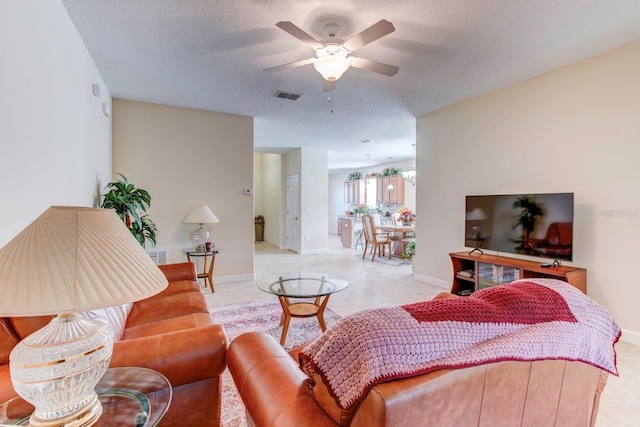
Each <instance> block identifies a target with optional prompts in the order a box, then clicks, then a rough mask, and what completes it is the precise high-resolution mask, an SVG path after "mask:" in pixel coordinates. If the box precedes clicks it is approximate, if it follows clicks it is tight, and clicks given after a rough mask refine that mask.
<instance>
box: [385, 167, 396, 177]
mask: <svg viewBox="0 0 640 427" xmlns="http://www.w3.org/2000/svg"><path fill="white" fill-rule="evenodd" d="M399 174H400V169H398V168H394V167H393V166H389V167H388V168H384V169H383V170H382V176H395V175H399Z"/></svg>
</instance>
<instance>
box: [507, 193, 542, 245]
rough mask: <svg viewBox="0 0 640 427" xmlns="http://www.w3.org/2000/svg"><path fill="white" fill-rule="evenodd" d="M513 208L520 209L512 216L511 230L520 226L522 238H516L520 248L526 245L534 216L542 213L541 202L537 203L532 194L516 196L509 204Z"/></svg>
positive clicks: (533, 223) (534, 219)
mask: <svg viewBox="0 0 640 427" xmlns="http://www.w3.org/2000/svg"><path fill="white" fill-rule="evenodd" d="M511 207H512V208H513V209H520V213H519V214H518V215H515V216H514V217H513V225H512V226H511V229H512V230H515V229H516V228H518V227H522V240H516V243H519V245H520V248H524V247H525V246H526V242H527V240H528V239H529V236H531V235H532V234H533V231H534V229H535V226H536V218H539V217H542V216H543V215H544V210H543V208H542V203H538V202H537V201H536V198H535V197H533V196H528V195H523V196H520V197H518V198H517V199H516V200H515V201H514V202H513V205H512V206H511Z"/></svg>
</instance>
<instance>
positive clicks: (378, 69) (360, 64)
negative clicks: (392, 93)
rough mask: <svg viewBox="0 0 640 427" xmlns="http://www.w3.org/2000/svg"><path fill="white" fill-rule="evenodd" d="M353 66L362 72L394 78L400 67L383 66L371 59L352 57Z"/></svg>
mask: <svg viewBox="0 0 640 427" xmlns="http://www.w3.org/2000/svg"><path fill="white" fill-rule="evenodd" d="M351 58H352V59H351V66H352V67H355V68H360V69H362V70H367V71H373V72H374V73H380V74H384V75H385V76H389V77H391V76H394V75H395V74H396V73H397V72H398V70H399V69H400V68H399V67H396V66H395V65H389V64H383V63H382V62H376V61H372V60H370V59H363V58H356V57H353V56H352V57H351Z"/></svg>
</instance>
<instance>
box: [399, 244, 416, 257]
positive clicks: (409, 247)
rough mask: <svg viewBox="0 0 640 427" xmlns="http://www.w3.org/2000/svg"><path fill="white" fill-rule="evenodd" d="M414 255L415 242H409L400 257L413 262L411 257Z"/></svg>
mask: <svg viewBox="0 0 640 427" xmlns="http://www.w3.org/2000/svg"><path fill="white" fill-rule="evenodd" d="M415 254H416V241H415V240H411V241H410V242H409V243H407V245H406V246H405V247H404V253H403V254H402V256H403V257H405V258H409V259H411V260H413V256H414V255H415Z"/></svg>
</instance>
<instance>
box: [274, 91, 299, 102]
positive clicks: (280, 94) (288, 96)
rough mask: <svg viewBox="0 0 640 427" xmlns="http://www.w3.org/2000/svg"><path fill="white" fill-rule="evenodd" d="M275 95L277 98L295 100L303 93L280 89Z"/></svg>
mask: <svg viewBox="0 0 640 427" xmlns="http://www.w3.org/2000/svg"><path fill="white" fill-rule="evenodd" d="M273 96H275V97H276V98H282V99H290V100H292V101H295V100H297V99H298V98H300V97H301V96H302V95H298V94H297V93H289V92H283V91H281V90H279V91H277V92H276V93H275V95H273Z"/></svg>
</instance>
